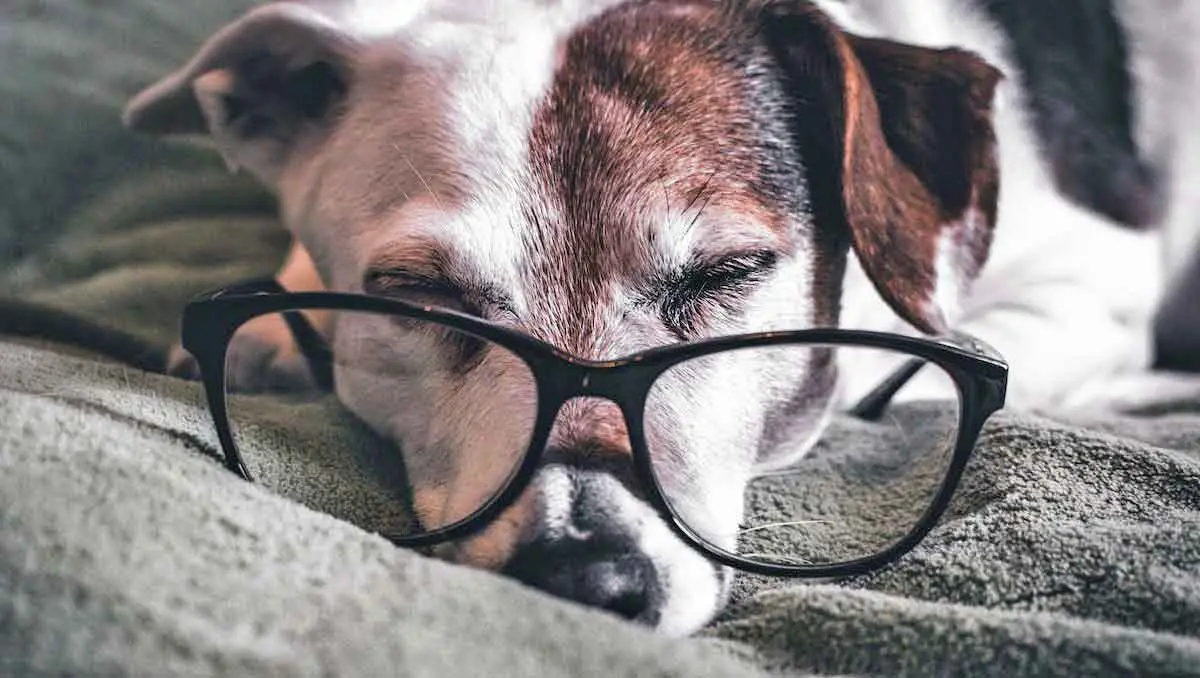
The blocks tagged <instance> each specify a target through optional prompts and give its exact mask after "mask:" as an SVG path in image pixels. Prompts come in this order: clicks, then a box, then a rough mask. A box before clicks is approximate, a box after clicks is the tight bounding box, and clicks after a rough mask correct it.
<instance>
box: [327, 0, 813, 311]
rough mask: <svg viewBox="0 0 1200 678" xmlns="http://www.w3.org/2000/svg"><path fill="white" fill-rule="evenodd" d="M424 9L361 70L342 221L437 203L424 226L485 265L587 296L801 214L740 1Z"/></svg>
mask: <svg viewBox="0 0 1200 678" xmlns="http://www.w3.org/2000/svg"><path fill="white" fill-rule="evenodd" d="M427 4H428V5H429V8H428V11H425V12H418V13H417V16H416V18H414V19H412V20H411V22H410V24H409V25H408V26H407V27H406V28H405V30H403V31H400V33H401V34H402V35H403V37H402V38H401V39H400V40H395V41H383V42H382V43H381V47H380V48H379V49H378V50H377V51H376V52H374V53H373V55H372V57H371V58H368V59H367V60H366V62H365V63H364V64H362V68H361V74H362V78H361V82H362V84H363V85H364V86H363V87H362V88H361V90H362V91H361V92H360V94H359V95H358V102H357V104H356V105H355V106H353V107H352V108H351V110H350V111H349V120H348V124H346V125H344V132H343V133H342V134H341V135H339V136H340V137H341V138H340V139H339V143H342V144H343V145H341V146H340V147H338V148H337V149H335V152H334V154H333V155H335V156H336V163H337V166H338V171H337V172H335V174H340V175H341V176H340V177H334V178H333V179H332V180H331V184H330V190H327V191H326V194H328V195H334V196H337V197H338V200H337V204H341V205H353V206H355V209H356V210H359V211H360V212H363V213H366V214H367V215H368V216H367V217H366V218H361V219H349V220H343V221H350V222H354V223H360V224H362V227H361V228H362V230H364V231H371V230H375V231H379V230H382V229H381V228H380V227H379V226H378V224H380V223H381V218H382V219H383V220H384V223H391V224H392V225H393V226H392V227H393V228H399V229H401V230H404V229H408V228H410V225H409V224H407V223H402V222H405V220H404V219H394V220H393V219H392V218H391V217H389V216H388V215H389V214H395V208H396V207H397V206H400V205H403V204H404V203H407V202H408V201H409V200H410V199H412V198H415V197H417V196H429V195H430V194H433V196H434V197H435V201H440V202H441V203H442V206H443V207H446V208H447V209H446V210H445V212H446V218H444V219H433V220H427V221H426V222H424V223H423V224H421V225H419V227H420V228H426V229H429V230H432V231H436V232H432V233H428V235H432V236H434V237H435V238H436V239H440V240H441V241H442V242H443V243H444V244H445V247H446V248H447V249H451V250H454V251H455V253H456V254H460V255H463V256H464V257H465V258H469V259H474V260H476V261H475V262H474V264H475V265H474V268H477V269H481V270H480V271H479V272H480V273H481V274H482V275H483V276H486V277H488V278H491V279H493V280H495V281H496V282H497V283H499V284H501V285H504V286H506V287H515V288H522V287H525V286H526V285H525V282H526V281H533V282H534V284H536V282H537V281H539V280H540V281H545V280H547V279H550V278H553V279H555V280H557V281H560V282H565V281H573V283H574V284H576V285H584V286H591V287H595V285H594V284H591V283H589V282H588V281H587V280H584V278H589V277H590V278H596V277H601V278H604V279H605V280H606V282H610V281H613V280H614V279H618V278H620V277H621V275H620V274H621V273H622V272H628V273H630V274H631V275H632V276H634V277H637V276H639V275H641V274H642V273H643V272H644V271H645V269H646V267H647V265H648V264H652V265H654V266H657V267H661V266H664V265H666V266H670V265H676V264H681V263H683V260H684V259H686V257H687V256H688V253H689V252H691V251H692V249H693V247H694V245H695V244H696V242H697V240H698V239H704V240H706V241H709V242H711V241H713V240H714V239H716V240H720V241H722V244H721V245H719V246H718V247H719V248H721V249H727V250H728V249H736V248H737V247H738V244H737V242H736V241H737V239H738V236H739V234H742V235H751V234H757V235H758V236H760V240H761V236H763V235H768V236H770V235H774V236H786V235H787V231H788V230H789V227H790V226H792V225H794V224H793V222H792V217H794V216H795V215H798V214H801V213H802V210H801V209H800V206H801V205H802V191H801V190H800V187H801V183H802V180H801V173H800V168H799V167H798V166H795V163H794V162H791V160H792V159H793V158H794V154H792V153H791V149H790V145H789V139H790V135H789V134H788V131H787V129H786V125H787V123H786V121H787V112H786V110H785V108H786V107H785V105H784V104H783V103H782V102H781V101H780V99H781V97H780V96H778V94H777V93H776V92H775V91H774V90H773V87H775V86H774V85H773V84H772V83H773V80H772V78H771V77H770V72H769V68H770V67H769V60H768V59H767V57H765V56H764V54H763V53H762V51H763V49H762V47H761V46H760V45H758V44H757V42H756V41H755V36H754V34H753V33H752V28H750V27H749V22H747V21H745V18H744V16H742V15H739V14H738V13H736V12H734V11H732V10H731V9H730V8H731V7H733V5H732V4H726V3H721V2H707V1H697V0H635V1H627V0H577V1H576V2H569V1H565V0H564V1H563V2H551V1H546V0H541V1H539V0H523V1H521V0H519V1H517V2H512V3H511V4H509V3H500V4H504V5H505V8H508V9H510V10H511V12H509V13H507V14H501V13H499V11H498V10H497V11H496V12H492V11H491V10H489V9H488V8H489V7H491V8H492V9H493V10H494V9H495V3H486V2H485V3H482V4H480V5H478V6H474V7H475V9H472V10H469V11H468V10H466V9H462V6H463V5H464V4H471V3H461V2H438V1H436V0H431V2H429V3H427ZM452 10H454V11H457V12H459V13H458V14H455V13H454V11H452ZM464 17H465V18H464ZM343 142H344V143H343ZM334 188H336V190H333V189H334ZM351 196H359V197H356V198H353V199H351ZM380 215H382V217H381V216H380ZM389 220H390V221H389ZM707 225H713V226H717V227H719V228H711V229H710V228H706V226H707ZM764 227H765V228H764ZM343 228H351V227H347V226H343ZM366 235H367V237H365V238H364V239H363V242H367V243H371V242H377V241H386V240H388V239H389V237H390V236H387V235H385V236H382V237H375V235H372V234H370V233H368V234H366ZM341 241H342V242H345V239H342V240H341ZM370 249H372V247H371V246H368V247H366V250H370ZM650 260H653V261H650ZM555 268H558V269H561V270H558V271H554V270H552V269H555ZM565 269H570V271H566V270H565ZM546 292H547V293H550V294H561V293H563V292H564V290H546Z"/></svg>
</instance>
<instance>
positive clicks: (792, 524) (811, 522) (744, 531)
mask: <svg viewBox="0 0 1200 678" xmlns="http://www.w3.org/2000/svg"><path fill="white" fill-rule="evenodd" d="M829 524H830V521H828V520H790V521H782V522H778V523H767V524H765V525H755V526H754V527H746V528H742V529H740V530H738V532H737V533H738V534H739V535H743V534H750V533H751V532H759V531H761V530H769V529H771V528H773V527H795V526H798V525H829Z"/></svg>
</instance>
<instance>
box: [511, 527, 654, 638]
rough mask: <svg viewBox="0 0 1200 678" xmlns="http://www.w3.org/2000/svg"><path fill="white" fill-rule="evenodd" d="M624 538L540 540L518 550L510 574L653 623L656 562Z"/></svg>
mask: <svg viewBox="0 0 1200 678" xmlns="http://www.w3.org/2000/svg"><path fill="white" fill-rule="evenodd" d="M624 541H626V540H623V539H613V538H611V537H610V536H605V535H603V534H599V533H591V534H588V533H582V534H576V535H570V536H567V535H564V536H562V537H560V538H557V539H536V540H534V541H532V542H530V543H528V544H525V545H524V546H522V547H521V548H519V549H518V550H517V552H516V553H515V554H514V556H513V557H512V558H511V559H510V560H509V563H508V566H507V567H506V573H507V574H508V575H509V576H511V577H514V578H516V579H517V580H519V581H521V582H523V583H524V584H526V585H528V586H532V587H534V588H537V589H541V590H542V591H545V592H547V593H549V594H551V595H555V596H558V597H560V598H565V599H567V600H571V601H574V602H577V603H582V604H584V605H588V606H591V607H597V608H600V609H603V610H608V611H609V612H612V613H614V614H617V615H620V616H622V617H624V618H626V619H630V620H636V621H640V622H643V623H646V624H650V625H653V624H655V623H656V622H657V619H655V618H654V617H655V615H656V614H657V611H656V605H655V597H656V595H657V589H658V587H657V583H656V582H655V575H654V566H653V564H651V562H650V560H649V559H648V558H646V557H645V556H644V555H642V554H639V553H636V552H634V551H633V550H632V544H631V543H622V542H624Z"/></svg>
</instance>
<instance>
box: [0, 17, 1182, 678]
mask: <svg viewBox="0 0 1200 678" xmlns="http://www.w3.org/2000/svg"><path fill="white" fill-rule="evenodd" d="M246 4H247V2H246V0H219V1H210V2H206V3H173V2H166V1H165V0H120V1H119V2H116V3H105V4H104V6H103V8H102V7H101V6H100V5H99V4H97V3H82V2H78V1H77V0H39V1H34V0H16V1H15V2H7V3H4V4H3V5H2V6H0V60H2V61H3V63H5V64H6V68H5V69H0V174H2V175H3V176H0V293H3V294H7V295H12V296H20V297H22V298H25V299H32V300H35V301H39V302H42V303H46V304H50V305H54V306H57V307H59V308H63V309H66V310H69V311H71V312H74V313H78V314H81V315H84V316H87V317H90V318H92V319H95V320H99V321H102V322H105V323H109V324H111V325H114V326H118V327H121V328H122V329H125V330H127V331H130V332H133V333H136V334H138V335H139V336H142V337H144V338H146V339H147V340H149V341H154V342H158V343H161V344H165V343H166V342H168V341H170V339H171V338H172V337H173V336H174V335H175V333H176V331H177V321H176V318H177V314H178V311H179V308H180V307H181V305H182V304H183V303H184V301H185V300H186V299H187V298H188V297H189V296H191V295H192V294H194V293H196V292H198V291H200V290H203V289H207V288H210V287H213V286H216V285H220V284H224V283H228V282H231V281H235V280H238V279H241V278H244V277H247V276H251V275H258V274H262V273H267V272H270V271H271V270H273V269H274V267H275V266H276V265H277V264H278V262H279V260H280V258H281V257H282V253H283V248H284V246H285V242H284V239H283V238H282V236H281V234H280V231H279V229H278V226H277V224H276V220H275V218H274V213H273V210H272V208H273V203H272V200H271V199H270V197H269V196H267V195H266V194H264V193H263V192H262V191H261V190H259V189H258V188H256V187H255V186H253V185H252V184H251V183H249V182H248V181H247V180H246V179H244V178H241V177H237V176H231V175H228V174H227V173H226V172H225V171H224V169H223V168H222V166H221V165H220V163H219V162H217V161H216V160H215V159H214V158H213V157H212V155H211V153H209V152H208V151H207V150H205V149H203V148H198V147H195V146H192V145H188V144H182V143H167V144H164V143H160V142H152V141H149V140H144V139H138V138H136V137H132V136H130V135H128V134H127V133H125V132H123V131H122V130H121V129H120V126H119V124H118V122H117V113H118V111H119V108H120V105H121V104H122V102H123V101H124V99H125V98H126V97H128V96H129V95H130V94H131V93H132V92H134V91H136V89H137V88H138V87H139V86H141V85H142V84H144V83H146V82H149V81H150V80H152V79H153V78H154V77H156V76H158V75H160V74H161V73H162V72H163V71H164V70H165V69H166V68H169V67H170V65H172V64H174V63H176V62H177V61H178V60H179V59H182V58H184V57H186V56H187V55H188V53H189V51H190V50H191V49H192V48H193V47H194V45H195V44H196V43H197V42H198V41H199V40H200V39H202V38H203V37H204V35H206V34H207V33H208V32H210V31H211V30H213V29H214V28H215V27H217V26H219V25H220V23H221V22H223V21H224V20H226V19H227V18H229V17H231V16H234V15H235V14H236V12H237V11H239V10H240V9H241V8H242V7H244V6H245V5H246ZM1177 395H1178V397H1177V398H1174V399H1172V400H1170V401H1160V402H1159V403H1158V404H1156V406H1155V407H1154V408H1142V409H1141V410H1136V411H1135V410H1133V409H1131V410H1130V411H1129V412H1128V413H1126V414H1123V415H1120V416H1117V415H1112V414H1103V413H1098V412H1073V413H1061V412H1060V413H1043V415H1041V416H1032V415H1024V414H1017V413H1002V414H1000V415H998V416H997V417H995V418H994V419H993V421H992V422H991V423H990V424H989V425H988V427H987V429H986V430H985V433H984V435H983V437H982V439H981V441H980V444H979V447H978V449H977V451H976V453H975V456H974V458H973V461H972V463H971V465H970V467H969V468H968V471H967V473H966V475H965V477H964V480H963V485H962V487H961V489H960V491H959V492H958V494H957V495H956V498H955V501H954V503H953V505H952V507H951V510H950V512H949V515H947V517H946V518H945V519H944V520H943V521H942V523H941V524H940V525H939V526H938V528H936V529H935V530H934V532H933V533H932V534H931V535H930V536H929V538H928V539H927V540H926V541H925V542H923V543H922V544H921V545H920V547H918V549H917V550H916V551H915V552H913V553H912V554H911V555H909V556H908V557H906V558H905V559H903V560H901V561H900V562H898V563H896V564H895V565H893V566H891V567H889V568H887V569H885V570H883V571H880V572H877V573H874V574H871V575H868V576H863V577H857V578H852V579H848V580H844V581H838V582H825V583H806V582H802V581H781V580H771V579H763V578H753V577H743V578H742V579H741V580H740V582H739V584H738V586H737V590H736V591H735V596H734V600H733V602H732V604H731V605H730V607H729V608H728V609H727V610H726V611H725V612H724V613H723V614H722V615H721V616H720V617H719V618H718V619H717V620H715V621H714V622H713V623H712V624H711V625H710V626H709V627H708V628H706V629H704V630H703V631H702V632H701V633H700V634H698V636H697V637H694V638H690V639H682V640H670V639H666V638H662V637H659V636H656V635H655V634H653V633H652V632H649V631H647V630H645V629H642V628H639V627H637V626H634V625H632V624H628V623H625V622H622V621H619V620H617V619H614V618H612V617H610V616H608V615H605V614H603V613H600V612H596V611H592V610H587V609H584V608H581V607H579V606H575V605H572V604H570V603H566V602H562V601H558V600H555V599H552V598H550V597H548V596H545V595H542V594H540V593H538V592H536V591H532V590H529V589H526V588H523V587H521V586H520V585H518V584H516V583H515V582H512V581H509V580H506V579H503V578H501V577H498V576H494V575H491V574H488V573H484V572H478V571H474V570H470V569H466V568H462V567H457V566H453V565H449V564H446V563H441V562H438V561H434V560H431V559H428V558H425V557H423V556H420V555H418V554H415V553H412V552H409V551H405V550H402V549H397V548H395V547H393V546H391V545H390V544H388V543H387V542H385V541H383V540H382V539H380V538H378V537H376V536H373V534H372V533H373V531H375V530H379V529H384V528H386V527H388V526H389V525H394V524H395V522H396V521H403V520H405V519H406V516H405V515H403V514H402V512H400V509H399V508H398V507H399V503H398V502H396V501H394V496H393V492H394V490H395V488H396V487H397V483H398V481H399V480H401V479H402V474H403V470H402V469H399V468H396V467H395V463H394V460H393V459H392V458H391V457H388V456H386V455H382V454H378V453H377V448H376V447H375V446H373V444H372V441H371V439H370V437H369V436H368V435H367V434H366V433H365V432H363V431H361V430H360V429H358V428H356V427H355V426H354V425H353V423H352V422H351V421H349V420H348V419H347V417H346V415H344V414H343V413H342V412H341V411H340V410H339V409H338V408H337V407H336V406H334V405H333V404H326V405H323V406H320V407H317V408H316V409H314V410H313V411H312V413H311V414H312V416H311V417H308V416H306V417H305V418H304V419H303V421H297V422H296V424H295V426H294V427H290V428H289V429H288V436H286V437H283V438H281V439H280V444H279V446H278V447H277V448H276V449H274V450H273V452H272V454H273V456H272V457H270V458H269V459H266V460H265V461H264V463H263V464H262V466H261V468H262V469H263V473H262V479H261V480H262V482H260V483H258V484H254V485H251V484H248V483H245V482H243V481H241V480H239V479H237V478H235V477H233V476H232V475H231V474H230V473H228V472H227V471H226V470H224V469H223V468H222V467H221V466H220V464H219V462H218V461H217V456H218V445H217V441H216V437H215V433H214V431H213V429H212V426H211V422H210V421H209V418H208V413H207V411H206V409H205V407H204V405H203V400H202V394H201V392H200V389H199V387H198V386H197V385H195V384H191V383H187V382H182V381H179V380H175V379H169V378H166V377H162V376H157V375H152V374H146V373H142V372H139V371H137V370H133V369H131V368H128V367H125V366H122V365H118V364H115V363H112V362H109V361H104V360H101V359H98V358H95V357H92V356H86V355H79V354H78V352H76V351H71V350H68V349H67V348H65V347H60V346H51V345H45V344H38V343H31V342H28V341H18V340H13V339H8V340H0V674H3V675H129V676H146V675H189V676H190V675H228V676H256V675H296V676H317V675H320V676H326V675H405V676H410V675H411V676H424V675H429V676H442V675H499V676H508V675H512V676H535V675H538V676H540V675H547V676H550V675H601V674H602V675H679V676H707V675H713V676H731V675H777V676H784V675H786V676H795V675H912V676H928V675H969V676H989V675H995V676H1012V675H1200V537H1197V534H1198V533H1200V392H1196V391H1194V390H1189V389H1187V388H1182V389H1179V391H1178V394H1177ZM881 445H882V439H881V438H879V437H877V436H873V435H872V434H871V432H870V431H869V430H863V428H862V427H854V426H851V425H849V424H848V423H847V422H836V423H835V426H834V429H833V431H832V432H831V436H830V442H829V447H830V448H831V449H837V448H843V449H853V450H855V451H856V452H857V453H860V454H862V455H863V456H869V455H870V454H871V452H872V450H875V449H878V448H879V447H880V446H881ZM301 448H302V449H303V450H304V451H305V453H304V454H299V453H297V450H300V449H301ZM322 449H327V450H333V449H351V450H356V451H358V452H356V454H355V455H353V456H349V455H332V454H330V455H322V454H321V453H320V452H319V451H320V450H322ZM314 451H315V452H314ZM769 503H770V502H756V504H760V505H767V504H769Z"/></svg>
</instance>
